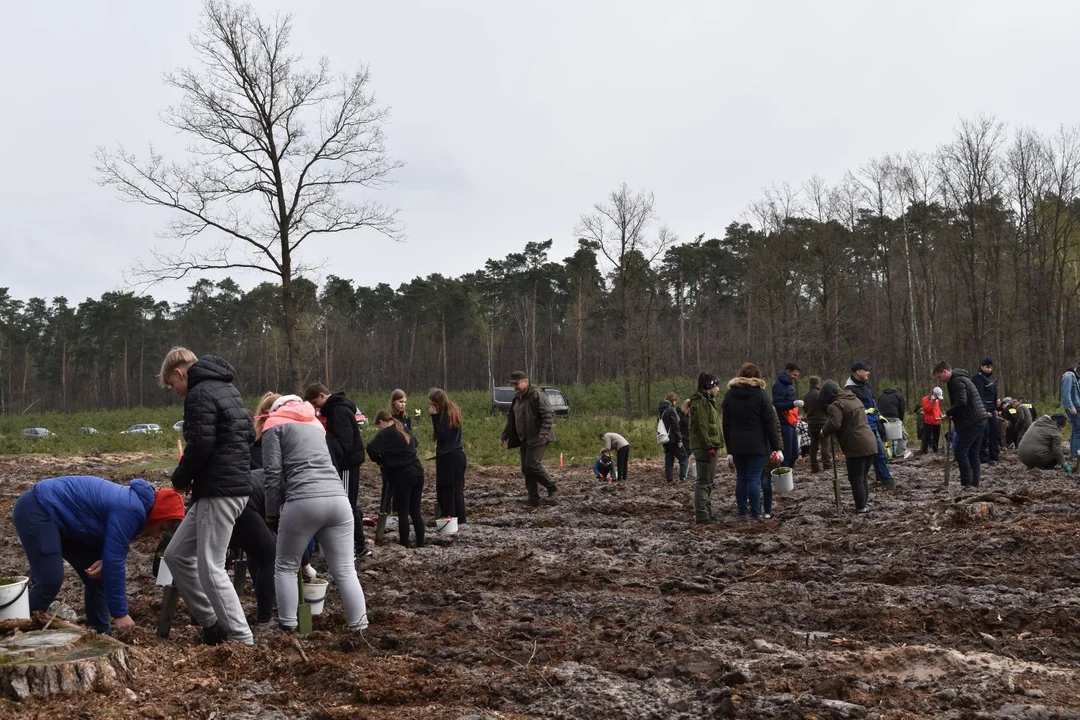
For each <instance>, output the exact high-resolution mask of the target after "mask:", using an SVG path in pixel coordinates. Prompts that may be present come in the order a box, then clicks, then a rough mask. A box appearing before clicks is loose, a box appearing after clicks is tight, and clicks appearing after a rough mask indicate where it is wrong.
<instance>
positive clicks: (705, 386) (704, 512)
mask: <svg viewBox="0 0 1080 720" xmlns="http://www.w3.org/2000/svg"><path fill="white" fill-rule="evenodd" d="M719 392H720V378H718V377H716V376H715V375H710V374H709V373H701V374H700V375H698V382H697V392H695V393H694V394H693V395H692V396H691V397H690V446H691V447H692V448H693V449H694V462H695V464H696V465H697V479H696V480H695V481H694V521H695V522H697V523H698V524H699V525H712V524H713V523H715V522H716V517H715V516H714V515H713V509H712V490H713V479H714V478H715V477H716V463H717V453H718V452H719V451H720V448H721V447H723V445H724V435H723V432H724V429H723V426H722V424H721V422H720V408H719V407H717V405H716V395H717V393H719Z"/></svg>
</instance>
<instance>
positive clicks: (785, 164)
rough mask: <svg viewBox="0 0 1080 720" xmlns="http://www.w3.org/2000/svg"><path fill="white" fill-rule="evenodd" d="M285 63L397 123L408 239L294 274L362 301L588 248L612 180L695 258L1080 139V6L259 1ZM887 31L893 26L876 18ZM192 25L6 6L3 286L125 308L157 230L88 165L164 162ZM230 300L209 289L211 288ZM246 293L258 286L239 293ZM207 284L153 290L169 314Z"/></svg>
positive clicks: (136, 10)
mask: <svg viewBox="0 0 1080 720" xmlns="http://www.w3.org/2000/svg"><path fill="white" fill-rule="evenodd" d="M254 4H255V6H256V8H258V9H259V11H260V12H263V13H272V12H274V11H278V10H280V11H284V12H289V13H292V14H293V15H294V33H293V44H294V47H295V48H296V49H297V50H299V51H300V52H302V53H303V54H304V55H305V57H307V58H310V59H311V60H313V61H314V60H315V59H317V58H318V57H319V56H323V55H325V56H327V57H329V58H330V60H331V63H332V66H333V68H334V69H336V70H351V69H353V68H355V67H356V66H357V65H358V64H359V63H361V62H364V63H367V64H368V65H369V66H370V69H371V73H372V83H373V89H374V91H375V92H376V94H377V96H378V98H379V100H380V101H381V102H382V103H384V104H386V105H389V106H391V108H392V114H391V118H390V122H389V125H388V126H387V128H386V134H387V146H388V149H389V150H390V152H391V154H392V155H393V156H395V157H397V158H399V159H401V160H403V161H405V162H406V163H407V165H406V167H405V168H404V169H403V170H401V171H399V172H398V173H397V174H396V181H397V182H396V184H395V185H394V186H393V187H391V188H390V189H388V190H385V191H382V192H380V193H379V197H380V199H381V200H383V201H384V202H385V203H387V204H389V205H391V206H394V207H398V208H400V209H401V219H402V220H403V221H404V224H405V230H406V233H407V235H408V239H407V241H406V242H405V243H394V242H392V241H388V240H386V239H384V238H382V237H381V236H378V235H375V234H355V235H352V236H348V237H333V238H331V239H327V240H320V241H319V242H318V243H313V244H311V245H309V246H308V248H307V251H306V252H307V254H306V255H305V259H306V260H308V261H319V260H321V259H324V258H327V259H329V265H328V266H327V267H326V269H325V270H324V271H323V274H324V275H325V274H327V273H333V274H336V275H339V276H343V277H347V278H351V279H353V280H354V281H355V282H357V283H359V284H364V285H373V284H375V283H378V282H388V283H390V284H391V285H393V286H395V287H396V286H397V285H398V284H399V283H401V282H403V281H408V280H409V279H411V278H413V277H415V276H417V275H427V274H429V273H432V272H440V273H443V274H445V275H451V276H456V275H459V274H461V273H464V272H470V271H472V270H475V269H478V268H480V267H481V266H482V265H483V263H484V261H485V260H486V259H488V258H491V257H496V258H501V257H504V256H505V255H506V254H508V253H510V252H514V251H518V250H520V249H521V248H522V247H523V246H524V244H525V243H526V242H528V241H533V240H545V239H547V238H553V239H554V240H555V247H554V251H553V253H552V258H553V259H561V258H563V257H565V256H567V255H569V254H571V253H572V252H573V250H574V248H575V240H574V234H573V229H574V226H575V224H576V222H577V219H578V217H579V216H580V215H581V214H582V213H583V212H586V211H588V210H589V209H590V207H591V206H592V204H593V203H595V202H597V201H600V200H603V199H604V197H605V196H606V194H607V193H608V192H609V191H610V190H611V189H612V188H614V187H616V186H617V185H618V184H619V183H621V182H624V181H625V182H627V183H629V184H630V185H631V186H632V187H634V188H646V189H649V190H651V191H653V192H654V193H655V195H656V206H657V211H658V215H659V216H660V219H661V220H662V221H663V222H664V223H666V224H667V225H668V226H669V227H670V228H671V229H672V230H673V231H674V232H676V233H678V234H679V236H680V237H681V238H682V239H683V240H689V239H692V238H693V237H694V236H695V235H697V234H698V233H707V234H708V235H709V236H713V235H719V234H720V233H722V232H723V229H724V227H725V226H726V225H727V224H728V223H729V222H731V221H732V220H733V219H736V218H738V217H739V216H740V215H741V214H742V213H743V211H744V210H745V208H746V206H747V204H748V203H749V202H750V201H752V200H754V199H756V198H757V197H759V196H760V193H761V188H762V187H764V186H765V185H767V184H769V183H772V182H777V183H783V182H790V183H792V184H799V183H802V182H803V181H805V180H806V179H808V178H809V177H810V176H812V175H814V174H815V173H816V174H819V175H821V176H822V177H823V178H825V179H826V180H827V181H829V182H832V181H835V180H837V179H839V178H840V177H841V176H842V174H843V173H844V171H845V170H847V169H849V168H850V169H854V168H857V167H858V166H859V165H861V164H863V163H864V162H866V161H867V160H868V159H869V158H871V157H874V156H878V155H881V154H883V153H886V152H897V151H907V150H911V149H923V150H927V151H929V150H933V148H934V147H936V146H937V145H938V144H940V143H942V142H945V141H947V140H948V139H949V138H950V135H951V132H952V129H953V128H954V127H955V126H956V125H957V122H958V118H959V117H961V116H965V117H969V116H973V115H975V114H976V113H980V112H982V113H988V114H992V115H995V116H997V117H998V119H1000V120H1003V121H1006V122H1008V123H1009V125H1010V126H1013V127H1015V126H1019V125H1029V126H1033V127H1035V128H1037V129H1040V130H1043V131H1048V132H1050V131H1053V130H1055V129H1056V128H1057V127H1058V125H1059V124H1062V123H1065V124H1070V125H1071V124H1074V123H1077V122H1078V121H1080V112H1078V111H1080V94H1078V93H1076V92H1074V91H1073V82H1072V80H1073V77H1074V75H1075V70H1076V68H1077V67H1078V66H1080V43H1077V42H1076V41H1075V38H1074V36H1073V35H1074V32H1075V29H1076V28H1077V27H1080V3H1072V2H1064V1H1062V2H1028V3H1024V4H1018V3H1015V2H996V1H995V2H987V1H985V0H983V1H981V2H949V3H942V2H906V3H866V2H817V3H808V2H805V0H797V1H795V2H786V1H785V2H777V1H776V0H774V1H773V2H769V3H745V2H743V3H721V2H637V1H630V0H618V1H617V2H616V1H614V0H609V1H605V2H587V1H584V0H582V1H579V2H544V3H539V2H533V3H526V2H505V0H491V1H488V2H477V1H469V2H465V1H462V2H454V3H452V2H381V3H373V2H355V1H349V0H307V1H306V2H303V3H301V2H297V1H295V0H257V2H255V3H254ZM886 8H887V9H886ZM199 11H200V3H198V2H195V1H194V0H191V1H188V0H185V1H177V2H169V3H164V2H139V1H136V0H128V1H126V2H121V1H119V0H96V1H95V2H82V1H80V2H75V1H74V0H60V1H59V2H4V3H3V9H2V10H0V26H2V28H3V29H2V30H0V61H2V66H3V68H4V72H3V74H2V76H0V90H2V97H3V101H2V108H3V110H2V111H0V158H2V159H3V172H2V173H0V203H2V205H0V207H2V210H3V212H2V216H3V221H2V224H0V287H4V286H7V287H10V288H11V292H12V294H13V295H14V296H15V297H18V298H22V299H27V298H29V297H31V296H35V295H36V296H43V297H47V298H51V297H52V296H54V295H64V296H66V297H68V299H69V300H71V301H72V302H75V303H77V302H80V301H82V300H83V299H85V298H86V297H87V296H94V297H96V296H98V295H100V294H101V293H102V292H104V291H107V290H114V289H122V288H124V284H123V283H124V279H123V271H124V270H125V269H127V268H130V267H131V266H132V265H133V264H134V263H135V262H136V261H137V260H139V259H147V258H148V255H149V252H148V251H149V248H150V247H152V246H153V245H155V244H159V243H160V242H161V241H159V240H158V239H157V237H156V234H157V233H158V232H159V231H160V230H161V229H162V227H163V226H164V224H165V222H166V221H167V219H168V218H167V213H166V212H165V211H163V210H159V209H151V208H145V207H140V206H135V205H130V204H125V203H123V202H121V201H120V200H119V199H118V198H117V196H116V195H115V193H114V192H112V191H110V190H108V189H103V188H101V187H99V186H98V185H97V184H95V182H94V177H95V176H94V171H93V158H92V153H93V151H94V149H95V147H97V146H99V145H105V146H115V145H116V143H120V142H122V143H123V144H124V145H125V146H126V147H128V148H130V149H134V150H140V151H141V150H143V149H144V148H145V147H146V144H147V143H148V142H150V141H153V142H154V143H155V145H156V146H157V147H159V148H160V149H162V150H164V151H166V152H167V153H169V154H170V156H175V155H176V154H177V152H179V151H182V148H183V143H182V142H180V140H179V139H178V138H177V137H176V136H175V135H174V134H173V131H172V130H170V129H169V128H166V127H165V126H163V125H162V124H161V123H160V121H159V119H158V114H159V112H160V111H161V110H162V109H163V108H165V107H166V106H167V105H168V104H169V103H171V102H174V101H175V100H176V99H177V96H176V95H175V94H174V93H173V92H172V91H171V90H169V89H168V88H166V87H165V86H164V85H163V83H162V81H161V75H162V73H163V72H164V71H167V70H172V69H175V68H178V67H182V66H190V65H193V64H194V56H193V53H192V50H191V48H190V45H189V43H188V37H189V34H190V33H191V32H193V31H194V29H195V28H196V26H197V23H198V19H199ZM215 277H220V276H215ZM235 277H236V279H237V280H238V281H239V282H240V283H241V284H242V285H244V286H245V287H249V286H251V285H253V284H254V283H256V282H258V281H261V280H262V279H264V277H260V276H257V275H250V274H249V275H236V276H235ZM192 282H193V280H191V281H181V282H176V283H172V284H167V285H161V286H157V287H155V288H152V289H151V290H150V293H151V294H153V295H154V296H155V297H159V298H164V299H169V300H179V299H182V298H183V297H185V296H186V287H187V286H188V285H190V284H191V283H192Z"/></svg>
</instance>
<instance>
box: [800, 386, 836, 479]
mask: <svg viewBox="0 0 1080 720" xmlns="http://www.w3.org/2000/svg"><path fill="white" fill-rule="evenodd" d="M820 395H821V378H819V377H818V376H817V375H811V376H810V390H809V391H808V392H807V393H806V394H805V395H803V411H804V412H805V413H806V425H807V430H808V431H809V432H810V472H813V473H817V472H821V470H826V471H828V470H831V469H832V458H831V456H830V455H829V451H828V448H827V447H826V445H825V443H823V442H821V431H822V430H823V429H824V427H825V423H826V422H828V420H829V418H828V417H826V415H825V406H824V405H822V404H821V402H820V400H819V398H820ZM818 455H820V456H821V465H820V466H819V465H818Z"/></svg>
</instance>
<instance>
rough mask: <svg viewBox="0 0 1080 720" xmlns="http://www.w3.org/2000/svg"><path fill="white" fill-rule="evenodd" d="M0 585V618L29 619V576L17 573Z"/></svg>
mask: <svg viewBox="0 0 1080 720" xmlns="http://www.w3.org/2000/svg"><path fill="white" fill-rule="evenodd" d="M9 579H10V580H13V581H14V582H11V583H8V584H7V585H0V620H29V619H30V588H29V587H28V585H29V582H30V578H28V577H26V576H23V575H19V576H18V577H13V578H9Z"/></svg>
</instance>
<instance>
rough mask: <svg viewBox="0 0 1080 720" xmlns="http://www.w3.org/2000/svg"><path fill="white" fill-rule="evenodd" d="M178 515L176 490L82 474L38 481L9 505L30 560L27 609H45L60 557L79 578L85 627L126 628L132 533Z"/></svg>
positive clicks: (149, 531) (154, 528)
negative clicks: (155, 489) (12, 508)
mask: <svg viewBox="0 0 1080 720" xmlns="http://www.w3.org/2000/svg"><path fill="white" fill-rule="evenodd" d="M183 518H184V500H183V498H182V497H180V494H179V493H178V492H176V491H175V490H158V491H157V492H155V491H154V487H153V485H151V484H150V483H148V482H146V481H145V480H132V481H131V482H130V483H129V484H128V485H126V486H125V485H118V484H116V483H113V482H109V481H108V480H105V479H103V478H99V477H92V476H88V475H73V476H67V477H58V478H50V479H48V480H42V481H41V482H39V483H37V484H36V485H34V487H32V488H31V489H30V490H28V491H26V492H25V493H23V494H22V495H21V496H20V497H19V499H18V500H17V501H16V502H15V509H14V511H13V512H12V519H13V520H14V522H15V532H16V533H18V535H19V542H20V543H22V547H23V552H25V553H26V559H27V560H28V561H29V563H30V581H31V583H32V584H31V587H30V612H45V611H47V610H48V609H49V605H51V604H52V602H53V600H55V599H56V596H57V594H58V593H59V592H60V586H61V585H63V582H64V561H65V560H67V561H68V563H69V564H70V565H71V567H72V568H73V569H74V570H75V572H76V573H78V575H79V578H80V579H81V580H82V581H83V600H84V605H85V610H86V624H87V625H89V626H90V627H91V628H93V629H94V630H97V631H98V632H100V633H107V632H109V627H110V623H109V621H110V618H111V619H112V627H114V628H116V629H117V630H129V629H131V628H133V627H135V621H134V620H132V619H131V616H130V615H129V614H128V603H127V588H126V582H127V581H126V577H127V568H126V561H127V554H128V550H129V549H130V547H131V541H132V540H133V539H135V536H136V535H139V534H143V535H159V534H161V533H162V532H166V531H169V530H174V529H176V527H177V526H178V525H179V524H180V521H181V520H182V519H183Z"/></svg>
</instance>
